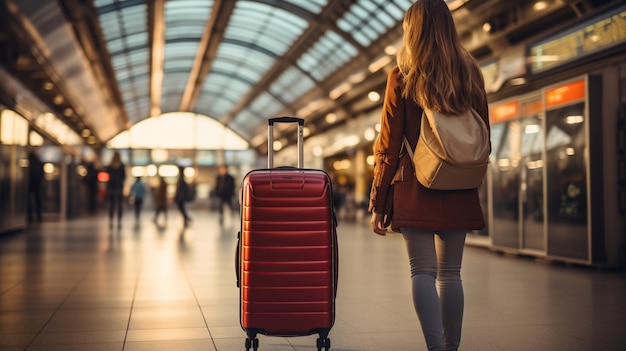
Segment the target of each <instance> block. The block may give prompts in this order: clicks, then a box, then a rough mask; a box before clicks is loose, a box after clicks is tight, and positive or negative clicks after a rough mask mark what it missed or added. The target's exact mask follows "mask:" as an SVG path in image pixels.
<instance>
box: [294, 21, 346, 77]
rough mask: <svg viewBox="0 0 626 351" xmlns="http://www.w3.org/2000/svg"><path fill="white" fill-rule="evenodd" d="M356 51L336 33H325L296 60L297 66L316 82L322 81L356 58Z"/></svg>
mask: <svg viewBox="0 0 626 351" xmlns="http://www.w3.org/2000/svg"><path fill="white" fill-rule="evenodd" d="M357 54H358V51H357V49H356V48H355V47H354V46H352V45H351V44H350V43H348V42H346V41H345V40H344V39H343V38H341V37H340V36H339V35H338V34H337V33H335V32H333V31H327V32H326V33H325V34H324V36H322V37H321V38H320V39H319V40H318V41H317V42H316V43H315V44H313V46H312V47H311V48H310V49H309V50H308V51H307V52H306V53H304V55H302V57H300V59H299V60H298V66H299V67H300V68H302V69H303V70H304V71H306V72H309V73H310V74H311V76H313V78H315V79H316V80H318V81H322V80H324V79H325V78H326V77H328V76H329V75H330V74H331V73H333V72H335V71H336V70H337V69H338V68H339V67H341V66H343V65H344V64H345V63H346V62H348V61H349V60H351V59H353V58H354V57H356V55H357Z"/></svg>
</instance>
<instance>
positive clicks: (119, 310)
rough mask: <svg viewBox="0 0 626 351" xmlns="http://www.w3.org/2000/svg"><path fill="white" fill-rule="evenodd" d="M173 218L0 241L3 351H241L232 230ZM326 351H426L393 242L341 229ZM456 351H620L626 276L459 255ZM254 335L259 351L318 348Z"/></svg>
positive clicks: (203, 216)
mask: <svg viewBox="0 0 626 351" xmlns="http://www.w3.org/2000/svg"><path fill="white" fill-rule="evenodd" d="M191 215H192V217H193V219H194V220H193V223H192V224H191V226H189V227H188V228H184V227H183V226H182V219H181V218H180V216H179V215H178V214H177V213H175V212H174V211H170V214H169V221H168V222H167V223H166V224H162V225H158V226H157V225H155V223H153V222H152V221H151V219H152V218H151V213H150V214H148V213H145V214H144V217H143V218H142V219H141V221H140V223H139V224H137V225H136V224H135V223H134V219H133V218H132V216H131V214H130V212H129V213H126V214H125V218H124V220H123V223H122V228H121V230H119V231H118V230H113V231H111V230H109V226H108V221H107V219H106V218H105V217H104V216H96V217H89V218H83V219H78V220H71V221H68V222H56V223H43V224H41V225H39V226H37V227H33V228H31V229H30V230H28V231H25V232H21V233H17V234H13V235H5V236H3V237H0V350H29V351H30V350H33V351H34V350H81V351H83V350H102V351H108V350H117V351H119V350H125V351H134V350H150V351H159V350H184V351H193V350H203V351H204V350H219V351H227V350H244V339H245V333H244V332H243V331H242V329H241V327H240V325H239V305H238V302H239V295H238V289H237V287H236V286H235V271H234V248H235V242H236V235H237V231H238V229H239V222H238V218H236V217H231V218H229V219H228V220H226V221H225V223H224V226H223V227H220V225H219V224H218V219H217V215H216V214H215V213H214V212H210V211H208V210H205V211H201V210H194V211H192V212H191ZM339 250H340V271H339V292H338V298H337V317H336V323H335V326H334V328H333V330H332V331H331V333H330V338H331V340H332V350H336V351H341V350H344V351H364V350H379V351H380V350H390V351H391V350H393V351H402V350H426V347H425V344H424V342H423V338H422V336H421V332H420V329H419V322H418V320H417V317H416V315H415V312H414V310H413V306H412V302H411V301H412V300H411V296H410V288H409V286H410V282H409V274H408V267H407V265H408V262H407V259H406V254H405V251H404V248H403V242H402V238H401V236H399V235H395V234H394V235H388V236H387V237H377V236H375V235H373V234H371V232H370V231H369V229H368V227H367V225H366V221H363V223H346V222H342V223H340V226H339ZM463 280H464V284H465V298H466V308H465V320H464V326H463V340H462V349H463V350H481V351H489V350H498V351H501V350H508V351H511V350H513V351H514V350H520V351H527V350H535V351H539V350H546V351H554V350H569V351H572V350H580V351H588V350H594V351H596V350H623V349H624V347H625V345H626V334H625V333H624V331H625V330H626V298H625V296H626V276H625V275H624V274H623V273H615V272H601V271H597V270H592V269H587V268H581V267H571V266H560V265H555V264H548V263H542V262H537V261H533V260H528V259H522V258H517V257H507V256H501V255H498V254H496V253H493V252H490V251H487V250H485V249H479V248H468V249H467V250H466V254H465V258H464V268H463ZM315 338H316V337H315V336H309V337H294V338H279V337H264V336H260V348H259V350H267V351H282V350H303V351H305V350H306V351H310V350H314V349H315V347H314V346H315Z"/></svg>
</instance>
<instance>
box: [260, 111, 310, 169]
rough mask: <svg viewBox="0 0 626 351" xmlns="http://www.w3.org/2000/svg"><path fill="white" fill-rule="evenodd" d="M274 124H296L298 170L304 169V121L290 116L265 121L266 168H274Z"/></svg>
mask: <svg viewBox="0 0 626 351" xmlns="http://www.w3.org/2000/svg"><path fill="white" fill-rule="evenodd" d="M274 123H298V168H303V167H304V160H303V159H304V146H303V140H304V137H303V135H302V130H303V129H304V119H303V118H298V117H291V116H283V117H273V118H269V119H268V120H267V167H268V168H274Z"/></svg>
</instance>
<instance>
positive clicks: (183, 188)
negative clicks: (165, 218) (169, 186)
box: [174, 166, 191, 227]
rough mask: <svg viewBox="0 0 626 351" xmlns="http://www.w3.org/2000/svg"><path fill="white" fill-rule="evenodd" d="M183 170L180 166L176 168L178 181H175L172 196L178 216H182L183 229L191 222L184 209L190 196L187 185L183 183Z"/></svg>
mask: <svg viewBox="0 0 626 351" xmlns="http://www.w3.org/2000/svg"><path fill="white" fill-rule="evenodd" d="M184 171H185V168H184V167H182V166H178V180H177V181H176V194H175V195H174V201H175V202H176V206H178V210H179V211H180V214H181V215H183V221H184V224H185V227H186V226H188V225H189V222H191V217H189V215H188V214H187V210H186V209H185V202H187V199H188V197H189V195H190V189H189V184H187V182H186V181H185V174H184Z"/></svg>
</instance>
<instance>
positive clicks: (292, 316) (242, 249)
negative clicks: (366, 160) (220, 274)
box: [236, 117, 338, 351]
mask: <svg viewBox="0 0 626 351" xmlns="http://www.w3.org/2000/svg"><path fill="white" fill-rule="evenodd" d="M275 122H297V123H298V152H299V154H298V168H295V167H280V168H273V152H272V151H269V152H268V168H267V169H257V170H253V171H250V172H249V173H248V174H247V175H246V176H245V177H244V180H243V183H242V192H241V196H242V197H241V232H240V233H239V236H240V237H239V242H238V245H237V258H236V270H237V284H238V286H239V288H240V289H239V290H240V311H241V313H240V322H241V326H242V328H243V329H244V330H245V332H246V333H247V335H248V337H247V338H246V350H250V348H251V347H252V348H253V349H254V350H257V349H258V346H259V341H258V339H257V337H256V335H257V334H265V335H274V336H305V335H312V334H319V338H318V339H317V345H316V346H317V349H318V351H321V350H322V348H324V349H325V350H329V349H330V339H329V338H328V333H329V331H330V329H331V328H332V326H333V323H334V320H335V296H336V292H337V252H338V251H337V234H336V230H335V228H336V224H337V223H336V219H335V215H334V211H333V208H332V200H331V199H332V194H331V191H332V190H331V181H330V178H329V176H328V174H327V173H326V172H324V171H322V170H316V169H303V168H302V163H303V162H302V154H303V152H302V150H303V148H302V127H303V124H304V120H303V119H300V118H294V117H279V118H272V119H269V120H268V126H269V127H268V128H269V137H268V145H269V146H271V145H272V144H273V125H274V123H275ZM269 150H271V147H269Z"/></svg>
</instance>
